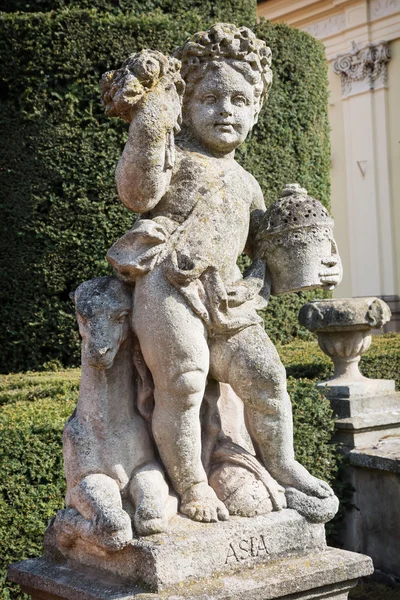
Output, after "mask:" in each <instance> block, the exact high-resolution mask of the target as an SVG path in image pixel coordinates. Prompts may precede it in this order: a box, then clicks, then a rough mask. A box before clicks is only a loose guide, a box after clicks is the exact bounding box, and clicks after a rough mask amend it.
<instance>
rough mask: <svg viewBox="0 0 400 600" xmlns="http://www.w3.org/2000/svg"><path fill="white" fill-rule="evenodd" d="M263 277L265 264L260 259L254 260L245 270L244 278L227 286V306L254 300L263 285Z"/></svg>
mask: <svg viewBox="0 0 400 600" xmlns="http://www.w3.org/2000/svg"><path fill="white" fill-rule="evenodd" d="M264 279H265V264H264V263H263V262H262V261H261V260H255V261H254V262H253V263H252V264H251V265H250V267H249V268H248V269H247V270H246V272H245V276H244V279H242V280H240V281H238V282H236V283H234V284H233V285H231V286H227V288H226V291H227V294H228V304H229V306H230V307H234V306H240V305H241V304H244V303H245V302H249V301H250V300H254V298H255V297H256V296H257V295H258V294H259V293H260V291H261V290H262V288H263V287H264Z"/></svg>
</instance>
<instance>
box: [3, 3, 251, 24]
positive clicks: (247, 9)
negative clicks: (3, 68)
mask: <svg viewBox="0 0 400 600" xmlns="http://www.w3.org/2000/svg"><path fill="white" fill-rule="evenodd" d="M256 6H257V4H256V2H255V0H180V2H176V1H175V0H95V2H94V1H93V0H0V11H3V12H11V13H13V12H18V11H21V12H28V13H36V12H50V11H52V10H65V9H67V10H83V9H92V8H96V10H97V11H99V12H107V13H111V14H121V13H122V14H135V15H142V14H148V13H149V12H153V11H160V12H162V13H165V14H168V15H184V16H185V15H187V14H188V13H190V12H193V11H195V12H196V13H197V14H199V15H201V16H203V17H205V18H206V19H207V20H210V19H211V20H212V21H215V22H217V21H223V22H231V21H232V22H235V23H237V24H238V25H242V24H243V25H250V24H253V23H255V21H256Z"/></svg>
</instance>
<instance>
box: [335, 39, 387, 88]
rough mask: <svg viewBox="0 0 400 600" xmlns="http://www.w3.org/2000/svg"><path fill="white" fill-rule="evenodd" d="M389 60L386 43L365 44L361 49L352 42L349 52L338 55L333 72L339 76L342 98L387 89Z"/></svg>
mask: <svg viewBox="0 0 400 600" xmlns="http://www.w3.org/2000/svg"><path fill="white" fill-rule="evenodd" d="M390 58H391V54H390V49H389V43H388V42H379V43H377V44H366V45H365V46H362V47H361V48H359V47H358V46H357V44H356V43H355V42H353V43H352V49H351V50H350V51H349V52H344V53H343V54H338V56H337V57H336V59H335V61H334V63H333V71H334V73H336V74H337V75H340V79H341V83H342V98H347V97H348V96H354V95H355V94H361V93H363V92H368V91H371V90H376V89H379V88H382V87H387V63H388V62H389V60H390Z"/></svg>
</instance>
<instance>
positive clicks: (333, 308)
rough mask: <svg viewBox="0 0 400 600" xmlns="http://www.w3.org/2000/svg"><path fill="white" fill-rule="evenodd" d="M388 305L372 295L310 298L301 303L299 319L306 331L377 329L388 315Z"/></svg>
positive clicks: (388, 317)
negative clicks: (321, 298)
mask: <svg viewBox="0 0 400 600" xmlns="http://www.w3.org/2000/svg"><path fill="white" fill-rule="evenodd" d="M390 316H391V314H390V309H389V307H388V305H387V304H386V303H385V302H383V300H380V299H379V298H374V297H370V298H369V297H365V298H335V299H332V300H314V301H313V302H309V303H307V304H305V305H304V306H303V307H302V309H301V311H300V314H299V320H300V323H301V324H302V325H304V327H307V329H309V330H310V331H313V332H317V331H334V330H336V331H343V330H346V329H356V330H358V331H360V330H362V329H366V330H369V329H372V328H374V329H380V328H381V327H382V326H383V325H384V324H385V323H387V321H389V319H390Z"/></svg>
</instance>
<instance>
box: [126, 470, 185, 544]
mask: <svg viewBox="0 0 400 600" xmlns="http://www.w3.org/2000/svg"><path fill="white" fill-rule="evenodd" d="M129 491H130V494H131V497H132V500H133V503H134V506H135V516H134V519H133V522H134V524H135V529H136V531H137V532H138V534H139V535H150V534H152V533H161V532H163V531H165V530H166V529H167V527H168V521H169V519H170V518H171V517H172V516H173V515H175V514H176V512H177V509H178V502H177V498H176V496H171V495H170V493H169V487H168V484H167V482H166V481H165V477H164V472H163V469H162V468H161V466H160V465H159V464H158V463H157V462H153V463H148V464H146V465H144V466H142V467H140V469H137V471H135V472H134V474H133V475H132V479H131V481H130V483H129Z"/></svg>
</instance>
